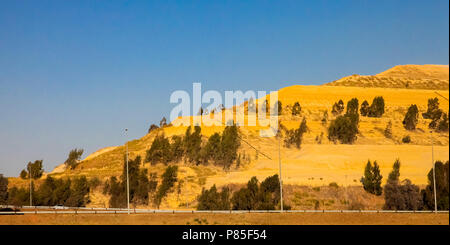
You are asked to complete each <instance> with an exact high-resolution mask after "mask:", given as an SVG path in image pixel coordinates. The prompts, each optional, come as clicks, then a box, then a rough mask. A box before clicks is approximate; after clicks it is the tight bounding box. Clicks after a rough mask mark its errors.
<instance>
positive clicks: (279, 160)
mask: <svg viewBox="0 0 450 245" xmlns="http://www.w3.org/2000/svg"><path fill="white" fill-rule="evenodd" d="M278 165H279V168H280V204H281V212H283V181H282V180H281V135H279V136H278Z"/></svg>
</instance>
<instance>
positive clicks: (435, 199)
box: [430, 130, 437, 213]
mask: <svg viewBox="0 0 450 245" xmlns="http://www.w3.org/2000/svg"><path fill="white" fill-rule="evenodd" d="M430 138H431V164H433V189H434V190H433V191H434V212H435V213H437V197H436V164H435V162H434V142H433V131H432V130H430Z"/></svg>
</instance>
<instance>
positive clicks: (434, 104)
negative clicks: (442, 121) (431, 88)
mask: <svg viewBox="0 0 450 245" xmlns="http://www.w3.org/2000/svg"><path fill="white" fill-rule="evenodd" d="M441 114H442V110H440V109H439V99H438V98H433V99H428V109H427V111H426V112H424V113H422V117H423V118H424V119H432V120H433V119H435V118H438V119H439V118H441Z"/></svg>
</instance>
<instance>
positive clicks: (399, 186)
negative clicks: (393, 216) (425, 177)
mask: <svg viewBox="0 0 450 245" xmlns="http://www.w3.org/2000/svg"><path fill="white" fill-rule="evenodd" d="M399 178H400V161H399V160H398V159H397V160H396V161H395V163H394V166H393V170H392V172H391V173H390V174H389V177H388V180H387V183H386V185H385V187H384V200H385V204H384V209H388V210H419V209H421V208H422V205H423V203H422V198H421V196H420V193H419V187H418V186H416V185H414V184H412V183H411V181H410V180H408V179H405V180H404V181H402V182H400V180H399Z"/></svg>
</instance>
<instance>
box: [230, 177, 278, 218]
mask: <svg viewBox="0 0 450 245" xmlns="http://www.w3.org/2000/svg"><path fill="white" fill-rule="evenodd" d="M279 201H280V182H279V178H278V175H273V176H270V177H267V178H266V179H265V180H264V181H263V182H261V184H258V179H257V178H256V177H252V178H251V179H250V181H249V182H248V183H247V187H244V188H241V189H239V190H238V191H236V192H235V193H233V196H232V198H231V203H232V208H233V209H234V210H274V209H275V208H277V207H278V206H279Z"/></svg>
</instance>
